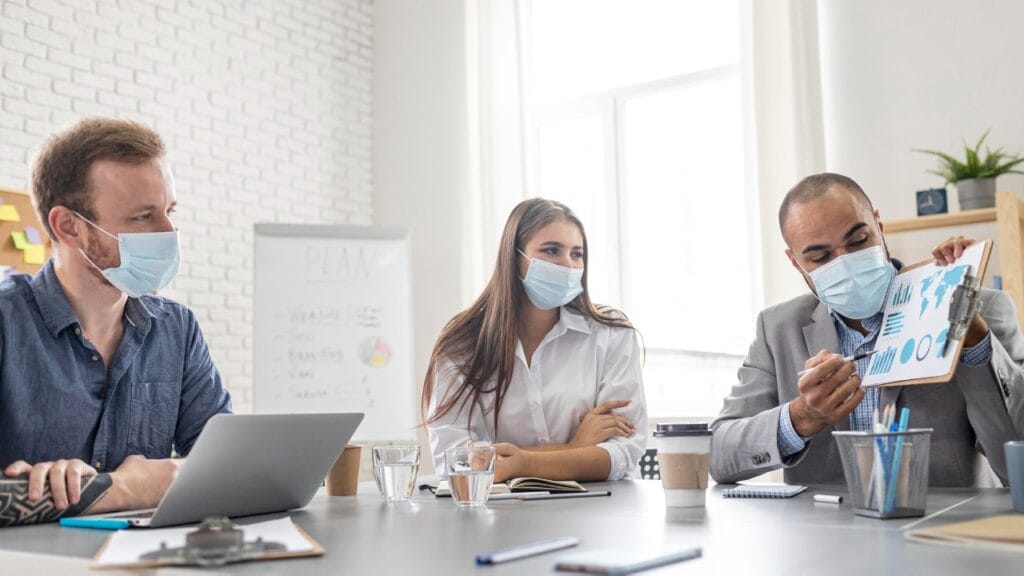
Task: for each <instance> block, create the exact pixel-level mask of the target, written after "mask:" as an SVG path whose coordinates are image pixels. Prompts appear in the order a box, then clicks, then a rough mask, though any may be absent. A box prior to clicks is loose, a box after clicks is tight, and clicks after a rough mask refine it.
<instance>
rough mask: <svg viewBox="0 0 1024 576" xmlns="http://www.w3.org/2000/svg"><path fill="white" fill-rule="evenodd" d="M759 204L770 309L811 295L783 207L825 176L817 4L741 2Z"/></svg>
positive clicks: (805, 0)
mask: <svg viewBox="0 0 1024 576" xmlns="http://www.w3.org/2000/svg"><path fill="white" fill-rule="evenodd" d="M743 2H744V3H745V4H746V10H744V12H745V13H746V14H749V21H748V22H746V23H745V24H746V25H745V30H744V32H745V34H744V36H745V39H746V41H747V42H748V44H747V46H746V48H747V49H748V50H749V51H750V57H749V58H748V59H747V62H749V63H750V66H749V68H748V69H747V70H746V71H745V72H746V74H748V78H749V86H750V87H751V95H752V100H753V102H752V104H753V113H754V126H755V132H756V134H757V136H756V138H755V142H754V143H753V148H754V157H755V158H756V162H757V170H756V173H757V182H758V190H759V197H760V205H761V231H762V232H761V238H762V256H763V260H764V266H763V268H764V286H765V298H764V301H765V303H766V304H769V305H770V304H775V303H778V302H781V301H784V300H787V299H789V298H791V297H793V296H795V295H798V294H801V293H803V292H804V291H806V290H807V287H806V285H805V284H804V283H803V281H802V280H801V278H800V276H799V275H798V274H797V273H796V272H794V271H793V270H792V268H791V266H790V264H789V262H788V261H787V259H786V258H785V256H784V255H783V251H784V250H785V248H786V246H785V243H784V242H783V241H782V236H781V234H780V233H779V225H778V218H777V214H778V207H779V205H781V204H782V199H783V197H784V196H785V195H786V192H787V191H789V189H790V188H791V187H792V186H793V185H794V184H796V183H797V182H798V181H799V180H800V179H801V178H803V177H804V176H807V175H809V174H813V173H817V172H822V171H824V170H825V144H824V141H825V136H824V124H823V120H822V100H821V73H820V68H819V52H818V24H817V4H816V2H815V1H814V0H768V1H763V0H743Z"/></svg>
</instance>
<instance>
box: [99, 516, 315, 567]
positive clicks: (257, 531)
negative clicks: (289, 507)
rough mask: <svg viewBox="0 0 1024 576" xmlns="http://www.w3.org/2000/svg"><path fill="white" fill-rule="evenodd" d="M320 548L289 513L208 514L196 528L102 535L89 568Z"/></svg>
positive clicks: (230, 560)
mask: <svg viewBox="0 0 1024 576" xmlns="http://www.w3.org/2000/svg"><path fill="white" fill-rule="evenodd" d="M323 554H324V549H323V547H322V546H320V544H319V543H317V541H316V540H313V538H311V537H310V536H309V534H307V533H306V531H305V530H303V529H302V528H301V527H300V526H299V525H297V524H295V523H294V522H293V521H292V519H291V518H289V517H285V518H279V519H276V520H268V521H266V522H259V523H256V524H250V525H246V526H235V525H234V524H233V523H232V522H231V521H230V520H229V519H227V518H207V519H206V520H204V521H203V522H202V524H200V525H199V526H198V528H197V527H195V526H190V527H185V528H161V529H152V530H148V529H135V530H133V529H127V530H121V531H118V532H115V533H113V534H111V535H110V536H108V537H107V539H106V540H105V541H104V542H103V545H102V546H100V549H99V550H97V551H96V555H95V556H94V557H93V560H92V563H91V564H90V566H89V567H90V569H93V570H107V569H124V568H132V569H134V568H160V567H165V566H178V567H187V566H204V567H210V566H223V565H225V564H234V563H238V562H250V561H258V560H280V559H285V558H303V557H309V556H323Z"/></svg>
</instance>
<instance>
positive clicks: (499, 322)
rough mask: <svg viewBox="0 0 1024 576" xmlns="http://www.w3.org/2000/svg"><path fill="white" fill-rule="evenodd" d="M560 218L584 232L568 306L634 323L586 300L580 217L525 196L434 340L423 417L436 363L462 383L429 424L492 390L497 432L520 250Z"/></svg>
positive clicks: (520, 295)
mask: <svg viewBox="0 0 1024 576" xmlns="http://www.w3.org/2000/svg"><path fill="white" fill-rule="evenodd" d="M558 220H567V221H569V222H572V223H573V224H575V225H576V227H577V228H579V230H580V235H581V236H582V237H583V280H582V284H583V292H582V293H581V294H580V295H579V296H577V297H576V298H575V299H573V301H572V302H570V303H569V304H567V307H568V308H569V309H571V310H573V311H574V312H576V313H578V314H581V315H583V316H584V317H586V318H591V319H593V320H594V321H596V322H600V323H601V324H605V325H607V326H613V327H618V328H633V325H632V324H631V323H630V322H629V320H628V319H627V318H626V317H625V315H624V314H622V313H621V312H619V311H617V310H615V309H613V308H610V307H607V306H595V305H594V303H593V302H591V301H590V291H589V290H588V289H587V274H588V269H589V267H588V257H589V251H588V249H587V233H586V231H585V230H584V228H583V223H582V222H581V221H580V219H579V217H577V216H576V214H575V213H574V212H573V211H572V210H570V209H569V207H568V206H566V205H564V204H561V203H560V202H555V201H552V200H545V199H543V198H533V199H530V200H524V201H522V202H520V203H519V204H518V205H517V206H516V207H515V209H514V210H512V213H511V214H509V217H508V221H507V222H506V223H505V231H504V232H502V234H501V244H500V246H499V248H498V259H497V261H496V263H495V265H494V273H493V274H492V275H491V279H490V281H488V283H487V286H486V287H485V288H484V291H483V293H481V294H480V296H479V297H478V298H477V299H476V301H475V302H473V304H472V305H471V306H470V307H469V308H467V309H465V310H463V311H462V312H460V313H458V314H456V315H455V317H454V318H452V319H451V320H450V321H449V322H448V324H446V325H445V327H444V329H443V330H442V331H441V335H440V336H439V337H438V338H437V342H436V343H435V344H434V351H433V353H432V354H431V355H430V363H429V364H428V366H427V374H426V377H425V378H424V381H423V397H422V411H423V414H424V418H426V417H427V416H428V415H427V411H428V410H429V406H430V399H431V396H432V395H433V392H434V380H435V379H436V376H437V370H438V365H439V364H440V363H441V362H442V361H443V360H448V361H450V362H451V363H452V364H453V365H454V371H453V373H452V374H450V377H452V378H457V377H459V376H461V377H462V384H461V385H460V386H459V387H458V388H456V389H455V390H453V391H449V392H448V393H447V396H446V398H442V399H440V400H439V401H438V404H437V408H436V409H435V411H434V414H433V415H430V416H429V419H428V420H426V422H427V423H430V422H434V421H436V420H437V419H438V418H440V417H442V416H444V415H445V414H447V413H448V412H449V411H451V410H453V409H454V410H456V411H457V413H458V412H461V411H462V410H463V409H464V408H465V407H466V405H467V403H468V404H469V405H470V406H472V405H473V404H475V403H476V402H477V401H478V400H479V399H480V397H481V396H482V395H484V394H491V393H493V394H494V395H495V401H494V430H495V433H497V430H498V413H499V412H501V404H502V402H503V401H504V398H505V392H506V391H507V390H508V386H509V382H511V380H512V370H513V368H514V367H515V350H516V342H517V340H518V338H519V336H518V333H517V328H518V326H519V319H520V310H521V309H522V306H523V304H524V303H525V299H526V298H527V296H526V291H525V289H524V288H523V283H522V281H521V280H520V278H519V266H518V265H517V263H518V258H519V252H518V251H519V250H525V247H526V243H527V242H528V241H529V240H530V238H532V237H533V235H534V234H536V233H537V231H538V230H540V229H542V228H544V227H545V226H547V225H549V224H551V223H552V222H555V221H558ZM446 376H449V375H446ZM470 418H472V409H471V410H470Z"/></svg>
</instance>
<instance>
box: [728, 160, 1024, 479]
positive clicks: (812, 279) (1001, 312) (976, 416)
mask: <svg viewBox="0 0 1024 576" xmlns="http://www.w3.org/2000/svg"><path fill="white" fill-rule="evenodd" d="M779 227H780V228H781V230H782V235H783V238H784V239H785V241H786V245H787V246H788V249H787V250H786V255H787V256H788V257H789V260H790V262H791V263H792V265H793V268H794V269H796V270H797V272H799V273H800V274H801V275H802V276H803V277H804V281H805V282H807V285H808V287H810V289H811V291H812V292H813V294H805V295H803V296H799V297H797V298H794V299H792V300H790V301H788V302H784V303H782V304H779V305H777V306H772V307H770V308H768V309H766V310H764V311H763V312H761V314H760V315H759V316H758V318H757V328H756V336H755V339H754V342H753V343H752V344H751V345H750V351H749V352H748V353H747V357H746V359H745V360H744V361H743V366H742V367H741V368H740V370H739V382H738V383H737V384H736V385H735V386H733V389H732V391H731V392H730V393H729V396H727V397H726V398H725V402H724V406H723V407H722V412H721V414H719V416H718V418H717V419H716V420H715V422H714V423H713V424H712V429H713V430H714V436H713V439H712V451H711V454H712V457H711V475H712V476H713V477H714V478H715V480H716V481H718V482H720V483H732V482H738V481H740V480H745V479H747V478H751V477H753V476H757V475H759V474H763V473H765V472H768V471H770V470H775V469H777V468H784V469H785V470H784V476H785V479H786V482H788V483H799V484H842V483H843V482H844V480H843V470H842V463H841V461H840V457H839V452H838V450H837V448H836V443H835V441H834V440H833V439H832V435H831V432H832V431H833V430H850V429H853V430H865V429H869V428H870V427H871V423H872V422H873V416H874V413H875V409H876V408H877V409H878V410H879V411H880V410H881V409H882V408H884V407H885V406H887V405H889V404H891V403H893V402H895V403H896V405H897V407H904V406H905V407H907V408H909V409H910V414H911V425H912V426H915V427H929V428H934V430H935V431H934V432H933V433H932V440H931V442H932V445H931V462H930V466H929V468H930V469H929V481H930V483H931V484H932V485H934V486H970V485H972V484H973V483H974V479H975V472H976V471H975V464H976V462H977V461H978V458H977V453H978V452H979V451H980V452H981V453H982V454H984V455H986V456H987V457H988V461H989V464H990V465H991V467H992V469H993V470H994V471H995V473H996V474H997V475H998V476H999V478H1000V479H1001V480H1002V481H1003V483H1004V484H1005V483H1006V462H1005V458H1004V454H1003V443H1004V442H1006V441H1008V440H1018V439H1020V438H1021V437H1022V436H1024V368H1022V363H1024V338H1022V336H1021V332H1020V329H1019V327H1018V322H1017V316H1016V314H1015V312H1014V308H1013V303H1012V302H1011V301H1010V298H1009V297H1008V296H1007V295H1006V294H1005V293H1003V292H1000V291H995V290H988V289H983V290H982V294H981V299H982V308H981V310H982V312H981V314H979V315H977V316H975V317H974V318H973V320H972V322H971V325H970V328H969V329H968V331H967V334H966V335H965V336H964V349H963V352H962V353H961V355H960V359H959V362H960V364H959V366H958V367H957V370H956V375H955V377H954V378H953V379H952V380H951V381H949V382H947V383H945V384H927V385H919V386H907V387H898V388H883V389H879V388H867V389H865V388H861V387H860V382H861V379H860V376H859V375H858V374H863V373H864V372H865V371H866V369H867V366H868V362H869V360H868V359H867V358H865V359H862V360H860V361H856V362H844V361H843V357H844V356H852V355H853V354H854V353H855V352H856V351H858V350H871V349H872V348H873V346H874V344H875V340H876V338H877V336H878V333H879V329H880V328H881V323H882V309H883V303H884V300H885V294H886V291H887V290H888V288H889V284H890V283H891V282H892V279H893V277H894V276H895V273H896V268H897V267H901V266H902V264H900V263H899V262H898V261H894V260H891V259H890V256H889V254H888V248H887V247H886V244H885V238H884V236H883V235H882V228H883V227H882V222H881V220H880V219H879V215H878V211H877V210H875V209H874V208H873V206H872V205H871V201H870V200H869V199H868V197H867V195H866V194H864V191H863V190H862V189H861V188H860V186H858V185H857V183H856V182H854V181H853V180H851V179H850V178H847V177H845V176H841V175H839V174H830V173H825V174H817V175H814V176H809V177H807V178H805V179H803V180H802V181H800V183H798V184H797V185H796V186H795V187H793V189H792V190H790V191H789V193H788V194H787V195H786V199H785V200H784V201H783V204H782V207H781V209H780V210H779ZM970 243H971V241H970V240H965V239H964V238H963V237H955V238H951V239H949V240H947V241H946V242H944V243H942V244H941V245H939V247H937V248H936V249H935V252H934V253H933V254H934V256H935V259H936V263H939V264H948V263H952V262H953V261H954V260H955V259H956V258H958V257H959V256H960V254H961V252H962V250H963V248H964V247H965V246H967V245H969V244H970ZM805 368H810V371H809V372H808V373H807V374H805V375H804V376H802V377H798V376H797V373H798V372H800V371H801V370H803V369H805Z"/></svg>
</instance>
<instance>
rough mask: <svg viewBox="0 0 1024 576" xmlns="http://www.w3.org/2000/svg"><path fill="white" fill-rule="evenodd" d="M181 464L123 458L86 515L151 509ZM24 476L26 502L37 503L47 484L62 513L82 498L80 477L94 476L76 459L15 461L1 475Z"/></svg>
mask: <svg viewBox="0 0 1024 576" xmlns="http://www.w3.org/2000/svg"><path fill="white" fill-rule="evenodd" d="M184 462H185V461H184V460H173V459H170V458H163V459H159V460H149V459H147V458H144V457H142V456H129V457H127V458H125V460H124V462H122V463H121V465H120V466H118V467H117V470H114V471H113V472H111V473H110V478H111V480H112V481H113V486H111V488H110V490H108V491H107V493H106V494H104V495H103V496H100V500H99V501H98V502H97V503H96V505H95V506H94V507H92V508H90V510H89V511H90V513H93V514H103V513H105V512H117V511H121V510H135V509H141V508H153V507H155V506H156V505H157V504H159V503H160V499H161V498H163V496H164V492H166V491H167V488H168V487H169V486H170V485H171V482H172V481H173V480H174V477H175V476H177V475H178V469H179V468H181V465H182V464H183V463H184ZM26 474H27V475H28V477H29V482H28V498H29V501H31V502H37V501H39V500H40V499H41V498H42V497H43V492H44V491H45V489H46V486H47V484H49V487H50V492H51V494H52V497H53V504H54V506H55V507H56V508H57V509H58V510H65V509H67V507H68V506H73V505H75V504H78V501H79V499H80V498H81V496H82V487H81V486H82V478H83V477H86V476H96V475H97V472H96V469H95V468H93V467H92V466H89V465H88V464H86V463H85V462H83V461H81V460H78V459H74V460H57V461H56V462H38V463H36V464H29V463H28V462H25V461H24V460H18V461H17V462H15V463H13V464H11V465H10V466H8V467H7V468H5V469H4V475H5V476H8V477H12V478H13V477H17V476H23V475H26Z"/></svg>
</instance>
